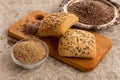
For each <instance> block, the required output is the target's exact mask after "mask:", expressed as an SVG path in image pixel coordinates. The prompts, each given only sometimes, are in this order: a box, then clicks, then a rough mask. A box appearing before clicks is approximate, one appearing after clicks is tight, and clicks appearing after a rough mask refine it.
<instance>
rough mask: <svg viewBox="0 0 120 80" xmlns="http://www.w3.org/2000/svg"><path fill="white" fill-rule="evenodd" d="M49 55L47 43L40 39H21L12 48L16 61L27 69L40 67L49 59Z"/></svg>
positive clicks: (13, 58)
mask: <svg viewBox="0 0 120 80" xmlns="http://www.w3.org/2000/svg"><path fill="white" fill-rule="evenodd" d="M48 55H49V49H48V46H47V44H46V43H45V42H43V41H42V40H38V39H23V40H20V41H18V42H17V43H16V44H15V45H14V46H13V47H12V50H11V56H12V60H13V61H14V63H15V64H17V65H19V66H21V67H23V68H26V69H33V68H37V67H39V66H40V65H41V64H42V63H44V62H45V61H46V60H47V59H48Z"/></svg>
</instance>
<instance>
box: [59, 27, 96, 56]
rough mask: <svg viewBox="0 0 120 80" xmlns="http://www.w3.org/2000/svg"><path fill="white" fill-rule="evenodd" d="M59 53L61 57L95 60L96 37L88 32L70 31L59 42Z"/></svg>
mask: <svg viewBox="0 0 120 80" xmlns="http://www.w3.org/2000/svg"><path fill="white" fill-rule="evenodd" d="M61 43H62V44H61ZM58 52H59V55H61V56H67V57H81V58H93V57H94V56H95V55H96V40H95V37H94V35H93V34H91V33H90V32H87V31H83V30H77V29H69V30H68V31H67V32H66V33H65V34H64V35H63V36H62V37H61V38H60V40H59V45H58Z"/></svg>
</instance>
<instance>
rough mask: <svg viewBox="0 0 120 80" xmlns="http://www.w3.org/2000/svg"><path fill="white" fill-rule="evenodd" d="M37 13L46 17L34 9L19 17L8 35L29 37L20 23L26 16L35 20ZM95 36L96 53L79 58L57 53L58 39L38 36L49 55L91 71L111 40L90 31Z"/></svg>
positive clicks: (107, 49) (82, 69)
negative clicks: (46, 47) (44, 44)
mask: <svg viewBox="0 0 120 80" xmlns="http://www.w3.org/2000/svg"><path fill="white" fill-rule="evenodd" d="M37 15H43V16H44V17H46V16H47V15H48V14H47V13H45V12H41V11H34V12H31V13H30V14H28V15H26V16H25V17H23V18H22V19H20V20H19V21H18V22H16V23H15V24H13V25H12V26H11V27H10V28H9V29H8V35H9V36H11V37H13V38H16V39H18V40H21V39H24V38H30V35H25V34H24V33H23V32H21V30H20V28H21V27H20V25H21V24H23V23H25V21H26V19H27V18H30V20H35V16H37ZM92 33H93V34H94V35H95V37H96V42H97V53H96V54H97V55H96V57H95V58H94V59H80V58H68V57H62V56H59V55H58V51H57V46H58V41H59V40H58V39H57V38H53V37H46V38H40V39H41V40H43V41H45V42H46V43H47V44H48V47H49V50H50V56H52V57H54V58H56V59H58V60H60V61H62V62H65V63H67V64H69V65H71V66H73V67H75V68H77V69H79V70H81V71H91V70H93V69H94V68H95V67H96V66H97V65H98V64H99V63H100V61H101V60H102V59H103V58H104V56H105V55H106V54H107V52H108V51H109V49H110V48H111V47H112V41H111V40H110V39H108V38H107V37H104V36H102V35H100V34H98V33H95V32H92Z"/></svg>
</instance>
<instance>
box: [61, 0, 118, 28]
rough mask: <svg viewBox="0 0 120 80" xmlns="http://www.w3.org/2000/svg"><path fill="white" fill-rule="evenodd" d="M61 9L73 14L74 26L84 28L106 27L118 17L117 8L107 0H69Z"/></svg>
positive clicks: (112, 23)
mask: <svg viewBox="0 0 120 80" xmlns="http://www.w3.org/2000/svg"><path fill="white" fill-rule="evenodd" d="M63 10H64V12H70V13H73V14H75V15H76V16H77V17H78V18H79V22H78V23H77V24H76V26H77V27H80V28H84V29H93V28H96V29H101V28H107V27H108V26H110V25H114V23H115V22H116V19H117V18H118V17H120V14H119V11H118V8H117V7H116V6H115V5H113V4H112V3H111V2H109V1H107V0H70V1H69V2H68V3H67V4H65V5H64V7H63Z"/></svg>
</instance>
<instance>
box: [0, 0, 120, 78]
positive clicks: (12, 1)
mask: <svg viewBox="0 0 120 80" xmlns="http://www.w3.org/2000/svg"><path fill="white" fill-rule="evenodd" d="M61 1H62V0H0V80H120V25H117V26H113V27H111V28H109V29H107V30H100V31H97V32H98V33H100V34H102V35H105V36H107V37H109V38H110V39H111V40H112V41H113V47H112V49H111V50H110V51H109V53H108V54H107V55H106V56H105V58H104V59H103V60H102V61H101V63H100V64H99V65H98V67H97V68H95V69H94V70H93V71H91V72H86V73H84V72H81V71H79V70H77V69H75V68H73V67H71V66H69V65H67V64H65V63H62V62H60V61H58V60H56V59H54V58H52V57H49V59H48V60H47V61H46V62H45V63H44V64H42V65H41V66H40V67H39V68H37V69H33V70H26V69H23V68H21V67H19V66H17V65H16V64H14V63H13V61H12V59H11V56H10V51H11V45H9V44H8V41H9V39H11V38H9V37H8V36H7V30H8V28H9V27H10V26H11V25H12V24H13V23H15V22H16V21H18V20H19V19H20V18H21V17H23V16H24V15H26V14H27V13H29V12H31V11H33V10H43V11H45V12H48V13H54V12H58V10H59V9H60V8H59V4H60V3H61ZM66 1H68V0H66ZM114 1H116V2H118V3H120V0H114ZM63 2H65V0H64V1H63Z"/></svg>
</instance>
